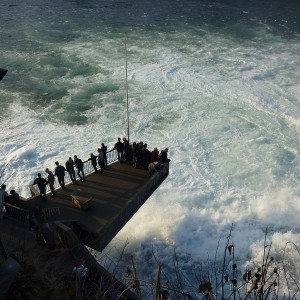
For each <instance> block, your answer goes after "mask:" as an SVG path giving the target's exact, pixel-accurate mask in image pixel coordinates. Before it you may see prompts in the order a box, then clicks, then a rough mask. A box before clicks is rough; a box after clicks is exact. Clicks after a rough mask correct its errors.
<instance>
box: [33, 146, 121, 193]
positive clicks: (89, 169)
mask: <svg viewBox="0 0 300 300" xmlns="http://www.w3.org/2000/svg"><path fill="white" fill-rule="evenodd" d="M106 157H107V165H111V164H112V163H114V162H116V161H117V160H118V153H117V150H109V151H107V152H106ZM83 171H84V174H85V175H89V174H92V173H93V172H94V171H95V170H94V167H93V165H92V162H91V161H90V160H88V159H87V160H85V161H84V162H83ZM75 174H76V177H77V172H76V171H75ZM71 182H72V180H71V178H70V175H69V173H68V172H65V184H69V183H71ZM54 188H55V189H58V188H60V185H59V183H58V181H57V180H56V179H55V181H54ZM30 189H32V186H30ZM48 193H50V188H49V185H47V187H46V194H48ZM36 194H37V195H38V194H39V192H38V190H37V189H36Z"/></svg>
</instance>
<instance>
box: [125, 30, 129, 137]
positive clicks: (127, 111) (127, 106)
mask: <svg viewBox="0 0 300 300" xmlns="http://www.w3.org/2000/svg"><path fill="white" fill-rule="evenodd" d="M125 78H126V83H125V85H126V116H127V140H128V143H129V101H128V75H127V34H126V32H125Z"/></svg>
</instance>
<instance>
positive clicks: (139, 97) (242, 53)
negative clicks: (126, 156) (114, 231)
mask: <svg viewBox="0 0 300 300" xmlns="http://www.w3.org/2000/svg"><path fill="white" fill-rule="evenodd" d="M6 2H7V3H6ZM40 2H41V1H39V3H35V1H30V3H27V4H24V3H21V2H20V1H14V3H11V2H10V1H4V3H3V4H2V3H1V4H0V8H1V13H0V14H1V23H2V25H3V26H2V29H1V31H0V33H1V36H2V38H1V40H2V41H3V46H2V45H1V57H0V63H1V65H0V67H2V68H7V69H8V70H9V73H8V74H7V75H6V77H5V78H4V79H3V80H2V81H1V85H0V87H1V89H0V104H1V112H0V117H1V133H0V140H1V163H3V162H5V161H8V162H9V166H8V168H7V171H6V179H7V185H8V187H9V188H15V189H16V190H18V191H19V192H20V193H21V194H22V195H24V196H26V195H28V193H29V190H28V188H27V186H28V185H29V184H30V183H31V182H32V179H33V177H34V176H35V174H36V173H37V172H38V171H43V170H44V169H45V167H49V168H53V167H54V161H56V160H60V161H65V160H66V158H67V157H69V156H70V155H74V154H77V155H79V156H81V157H87V156H88V154H89V153H90V152H91V151H96V149H97V148H98V146H99V145H100V143H101V142H105V143H107V144H108V145H110V146H112V145H113V143H114V142H115V140H116V137H118V136H122V135H125V133H126V116H125V113H124V108H125V85H124V81H125V80H124V76H125V70H124V60H125V59H124V57H125V56H124V32H125V31H127V37H128V45H127V48H128V76H129V77H128V81H129V99H130V132H131V140H132V141H134V140H137V141H140V140H143V141H145V142H147V143H148V145H149V146H150V148H154V147H158V148H159V149H162V148H165V147H168V148H169V155H170V158H171V165H170V175H169V177H168V179H167V180H166V181H165V182H164V183H163V184H162V185H161V187H160V188H159V189H158V190H157V191H156V192H155V193H154V195H153V196H151V198H150V199H149V200H148V201H147V203H146V204H145V205H144V206H143V207H142V208H141V209H140V211H139V212H138V213H137V214H136V215H135V216H134V217H133V218H132V220H130V222H129V223H128V224H127V225H126V226H125V227H124V228H123V230H122V231H121V232H120V233H119V234H118V236H117V237H116V238H115V240H114V241H113V242H112V243H111V245H110V246H109V247H108V249H109V251H108V252H109V253H111V252H115V254H116V255H119V253H120V252H121V251H122V248H123V246H124V243H125V240H126V239H127V238H128V240H129V245H128V246H127V247H126V249H125V254H124V258H123V259H124V260H125V261H123V262H122V263H121V265H126V263H129V261H130V260H129V255H130V254H134V256H135V259H136V264H137V266H138V272H139V273H140V274H141V277H143V278H145V279H147V280H149V281H153V278H154V276H155V272H156V267H155V265H156V264H155V260H154V257H153V253H152V251H153V252H154V253H155V255H157V257H158V258H159V261H160V262H161V263H163V265H164V266H165V268H166V270H167V271H168V272H169V273H168V274H169V276H170V277H171V278H172V276H173V275H174V272H173V270H172V268H173V260H172V256H173V254H174V248H175V249H176V253H177V254H178V255H179V256H180V265H181V267H182V269H183V270H189V268H191V267H192V266H193V267H195V266H198V264H199V263H200V262H205V261H207V259H208V257H209V259H210V260H214V256H215V251H216V249H217V247H218V243H219V241H220V245H219V247H220V253H221V254H220V255H219V256H220V258H221V257H222V253H223V248H224V245H225V241H226V237H227V235H228V234H229V232H230V228H231V226H232V224H233V230H232V236H231V241H233V242H234V243H235V250H236V254H235V255H236V258H237V260H238V265H239V268H240V269H241V270H243V269H244V268H245V267H246V266H250V265H252V264H253V263H260V262H261V259H262V251H263V242H264V234H265V231H266V228H268V242H272V251H274V252H275V253H277V254H282V253H283V251H284V247H285V246H286V243H287V242H289V241H292V242H294V243H295V244H296V245H297V246H300V230H299V225H300V224H299V222H300V221H299V213H300V198H299V196H300V189H299V179H300V171H299V170H300V169H299V167H300V143H299V132H300V83H299V82H300V81H299V79H300V72H299V70H300V41H299V32H300V30H299V4H297V3H296V2H293V1H291V2H290V3H288V4H286V5H285V6H281V5H280V3H277V2H275V4H276V5H275V4H274V3H273V6H272V5H271V4H268V3H264V4H257V3H255V2H251V3H250V4H249V3H248V4H247V6H246V5H245V4H239V3H235V2H234V1H230V2H228V3H227V4H226V5H225V4H221V2H220V3H219V2H209V1H202V2H201V1H186V2H183V1H176V3H173V1H170V2H169V1H166V2H164V3H160V2H159V1H154V2H153V3H151V4H150V3H148V2H143V1H141V2H137V1H129V2H122V1H108V2H105V1H98V2H97V1H88V4H86V3H84V2H83V1H82V3H81V1H67V2H65V3H64V4H63V5H62V6H61V5H60V3H58V2H57V3H56V2H55V1H54V2H47V1H44V3H42V4H41V3H40ZM269 5H271V7H272V9H273V10H269V8H270V7H269ZM1 43H2V42H1ZM290 249H293V248H292V247H291V248H290ZM285 259H286V261H285V262H286V263H287V264H289V266H290V267H291V268H292V270H293V274H294V275H295V276H296V277H298V278H300V274H298V272H299V268H297V266H298V267H299V263H300V261H299V259H300V258H299V255H298V254H297V252H296V251H295V250H291V251H289V252H288V253H287V255H286V256H285ZM126 260H128V261H126ZM120 272H121V271H120ZM187 273H188V271H187ZM187 276H188V275H187ZM196 289H197V283H195V290H196Z"/></svg>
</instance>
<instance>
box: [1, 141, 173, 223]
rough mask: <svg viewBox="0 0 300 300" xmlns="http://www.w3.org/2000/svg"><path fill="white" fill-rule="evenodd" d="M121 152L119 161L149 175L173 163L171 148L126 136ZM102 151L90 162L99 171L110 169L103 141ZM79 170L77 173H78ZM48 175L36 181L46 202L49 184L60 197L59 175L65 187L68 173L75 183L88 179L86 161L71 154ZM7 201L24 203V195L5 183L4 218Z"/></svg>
mask: <svg viewBox="0 0 300 300" xmlns="http://www.w3.org/2000/svg"><path fill="white" fill-rule="evenodd" d="M112 150H116V151H117V155H118V160H119V162H120V163H129V164H132V165H133V166H134V167H135V168H142V169H145V170H148V172H149V175H150V176H152V175H153V174H154V173H155V172H158V171H159V170H160V169H161V167H162V166H163V165H164V163H167V162H169V159H168V148H165V149H164V150H161V151H159V150H158V149H157V148H156V147H155V148H154V149H153V150H152V151H150V150H149V149H148V146H147V144H146V143H144V142H143V141H140V142H133V143H131V144H130V143H129V141H128V140H127V139H126V138H123V139H121V138H120V137H119V138H118V139H117V142H116V143H115V145H114V147H113V148H112V149H111V151H112ZM97 152H98V154H97V155H94V154H93V153H91V154H90V158H89V159H88V160H87V161H90V162H91V165H92V166H93V168H94V171H95V173H103V172H104V169H105V168H107V166H108V163H107V153H108V150H107V146H106V145H105V144H104V143H102V144H101V147H100V148H98V149H97ZM76 170H77V174H76ZM45 173H46V175H45V177H43V176H42V174H41V173H38V174H37V177H36V178H35V180H34V181H33V183H32V186H34V185H36V186H37V187H38V190H39V194H40V200H41V201H45V200H46V199H47V198H46V191H47V186H49V189H50V195H51V197H55V196H56V191H55V186H54V184H55V177H57V181H58V183H59V185H60V187H61V188H62V189H65V175H66V173H68V174H69V177H70V179H71V181H72V183H73V184H76V185H78V184H79V183H78V181H81V182H83V181H86V176H85V172H84V162H83V161H82V160H81V159H80V158H79V157H78V156H77V155H74V157H73V158H72V157H69V158H68V159H67V161H66V162H65V165H64V166H63V165H61V164H60V163H59V162H58V161H56V162H55V169H54V171H53V172H52V171H51V170H50V169H49V168H46V169H45ZM3 203H9V204H11V205H14V206H20V196H19V194H18V193H17V192H16V191H15V190H11V191H10V194H8V193H7V192H6V186H5V185H4V184H3V185H2V186H1V188H0V218H2V214H3Z"/></svg>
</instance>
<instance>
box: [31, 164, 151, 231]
mask: <svg viewBox="0 0 300 300" xmlns="http://www.w3.org/2000/svg"><path fill="white" fill-rule="evenodd" d="M148 179H149V173H148V171H146V170H142V169H136V168H134V167H133V166H132V165H129V164H126V163H119V162H116V163H113V164H111V165H109V166H108V168H106V169H105V170H104V172H103V173H102V174H100V173H98V174H90V175H88V176H87V177H86V181H85V182H80V181H78V185H75V184H68V185H66V188H65V190H62V189H58V190H57V195H56V197H50V196H48V200H47V203H46V204H43V206H44V207H60V212H61V215H60V217H59V219H61V220H64V221H65V220H66V221H67V220H76V221H78V222H80V223H81V224H84V225H85V226H86V227H87V228H88V229H89V231H90V232H93V233H96V234H99V232H100V231H101V229H102V228H103V227H104V226H106V225H108V224H109V223H110V222H111V220H113V219H114V218H115V217H117V216H118V215H119V214H120V213H121V211H122V210H123V209H124V208H126V206H127V204H128V202H130V201H131V200H132V199H133V196H134V195H135V194H136V193H137V191H138V190H139V189H141V188H142V187H143V185H144V184H145V183H146V182H147V180H148ZM76 192H79V193H81V194H86V195H87V196H91V197H93V200H92V204H93V205H92V206H91V207H90V208H88V209H87V210H82V209H80V208H78V207H76V206H75V205H74V204H73V203H72V198H71V195H72V194H74V193H76ZM35 201H36V202H37V203H39V200H37V199H36V200H35Z"/></svg>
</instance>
